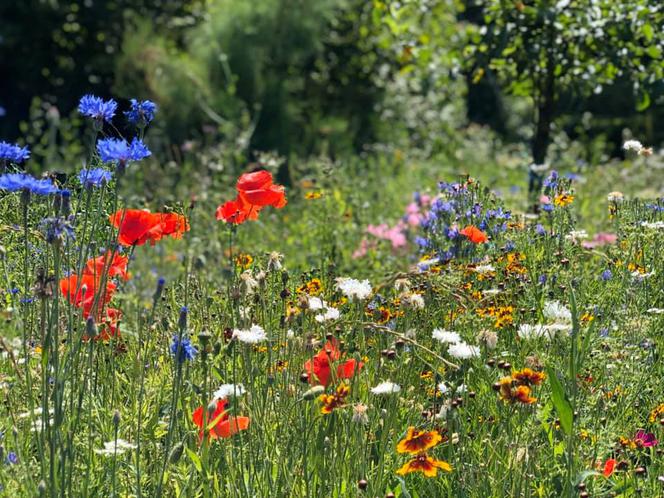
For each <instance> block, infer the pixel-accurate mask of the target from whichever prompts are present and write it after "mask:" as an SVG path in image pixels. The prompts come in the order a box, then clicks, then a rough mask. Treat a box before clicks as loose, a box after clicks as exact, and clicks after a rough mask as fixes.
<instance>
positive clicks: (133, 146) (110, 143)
mask: <svg viewBox="0 0 664 498" xmlns="http://www.w3.org/2000/svg"><path fill="white" fill-rule="evenodd" d="M97 152H99V156H100V157H101V160H102V161H103V162H105V163H118V164H119V165H120V166H121V167H124V166H126V165H127V163H128V162H130V161H140V160H141V159H144V158H146V157H148V156H150V155H151V152H150V151H149V150H148V148H147V147H146V145H145V144H144V143H143V141H142V140H140V139H138V138H134V139H133V140H132V141H131V143H128V142H127V141H126V140H120V139H118V138H106V139H104V140H99V142H97Z"/></svg>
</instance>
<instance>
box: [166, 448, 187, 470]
mask: <svg viewBox="0 0 664 498" xmlns="http://www.w3.org/2000/svg"><path fill="white" fill-rule="evenodd" d="M183 452H184V444H182V443H178V444H176V445H175V446H173V449H172V450H171V452H170V453H169V454H168V461H169V462H170V463H171V464H173V465H175V464H176V463H178V460H180V457H181V456H182V453H183Z"/></svg>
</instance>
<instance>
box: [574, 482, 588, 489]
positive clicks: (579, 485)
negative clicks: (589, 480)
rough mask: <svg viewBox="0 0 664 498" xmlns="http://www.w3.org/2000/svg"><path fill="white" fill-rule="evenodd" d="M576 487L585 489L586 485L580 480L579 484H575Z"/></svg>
mask: <svg viewBox="0 0 664 498" xmlns="http://www.w3.org/2000/svg"><path fill="white" fill-rule="evenodd" d="M576 489H578V490H579V491H583V490H584V489H586V485H585V484H584V483H582V482H580V483H579V484H577V485H576Z"/></svg>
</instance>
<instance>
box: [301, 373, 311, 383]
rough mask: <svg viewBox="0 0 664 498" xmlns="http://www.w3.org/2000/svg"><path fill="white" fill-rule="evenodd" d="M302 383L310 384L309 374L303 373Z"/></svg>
mask: <svg viewBox="0 0 664 498" xmlns="http://www.w3.org/2000/svg"><path fill="white" fill-rule="evenodd" d="M300 382H303V383H305V384H306V383H307V382H309V374H308V373H306V372H303V373H302V375H300Z"/></svg>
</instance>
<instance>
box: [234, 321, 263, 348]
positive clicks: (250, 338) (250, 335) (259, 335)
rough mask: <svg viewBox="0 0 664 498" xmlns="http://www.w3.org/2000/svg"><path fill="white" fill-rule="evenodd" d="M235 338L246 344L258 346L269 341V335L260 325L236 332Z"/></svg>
mask: <svg viewBox="0 0 664 498" xmlns="http://www.w3.org/2000/svg"><path fill="white" fill-rule="evenodd" d="M233 337H235V338H236V339H237V340H238V341H240V342H244V343H246V344H257V343H259V342H262V341H266V340H267V334H266V333H265V330H263V327H261V326H260V325H252V326H251V328H250V329H248V330H234V331H233Z"/></svg>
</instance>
